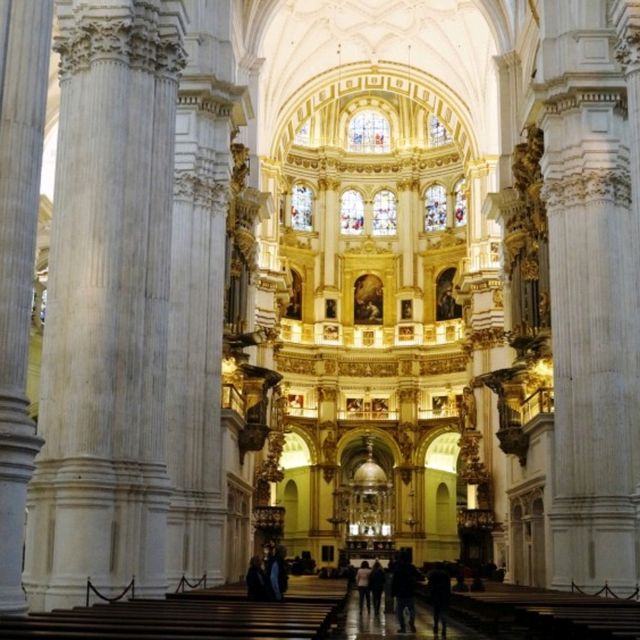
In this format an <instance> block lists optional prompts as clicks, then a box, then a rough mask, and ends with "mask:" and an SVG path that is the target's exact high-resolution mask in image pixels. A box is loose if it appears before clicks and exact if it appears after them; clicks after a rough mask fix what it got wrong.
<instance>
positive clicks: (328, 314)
mask: <svg viewBox="0 0 640 640" xmlns="http://www.w3.org/2000/svg"><path fill="white" fill-rule="evenodd" d="M337 315H338V301H337V300H335V299H334V298H327V299H326V300H325V301H324V317H325V318H327V319H328V320H335V319H336V317H337Z"/></svg>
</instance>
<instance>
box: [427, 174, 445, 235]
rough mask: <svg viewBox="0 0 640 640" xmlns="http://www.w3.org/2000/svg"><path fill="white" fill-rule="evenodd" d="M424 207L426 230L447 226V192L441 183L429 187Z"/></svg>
mask: <svg viewBox="0 0 640 640" xmlns="http://www.w3.org/2000/svg"><path fill="white" fill-rule="evenodd" d="M424 208H425V211H424V230H425V231H439V230H440V229H444V228H445V227H446V226H447V192H446V191H445V188H444V187H443V186H442V185H441V184H434V185H433V186H432V187H429V188H428V189H427V191H426V193H425V196H424Z"/></svg>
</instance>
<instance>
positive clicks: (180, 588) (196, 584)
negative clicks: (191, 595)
mask: <svg viewBox="0 0 640 640" xmlns="http://www.w3.org/2000/svg"><path fill="white" fill-rule="evenodd" d="M200 585H202V586H203V587H204V588H205V589H206V588H207V574H206V573H205V574H204V575H203V576H202V578H200V580H198V581H197V582H193V583H192V582H189V580H187V578H186V576H185V575H184V574H182V578H180V582H179V583H178V588H177V589H176V591H175V592H176V593H184V588H185V586H187V587H189V589H197V588H198V587H199V586H200Z"/></svg>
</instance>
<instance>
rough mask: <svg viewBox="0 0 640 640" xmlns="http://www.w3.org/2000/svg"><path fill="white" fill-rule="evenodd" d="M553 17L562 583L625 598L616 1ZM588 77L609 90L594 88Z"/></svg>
mask: <svg viewBox="0 0 640 640" xmlns="http://www.w3.org/2000/svg"><path fill="white" fill-rule="evenodd" d="M541 9H542V11H541V29H542V45H541V51H542V52H543V55H542V57H541V64H540V65H539V67H538V71H539V72H540V73H541V76H542V77H541V78H540V82H541V85H540V89H541V94H540V96H539V97H540V98H541V100H542V101H543V105H544V111H543V113H542V115H541V127H542V128H543V130H544V142H545V152H544V155H543V157H542V160H541V168H542V173H543V176H544V182H545V187H544V189H545V192H546V198H547V215H548V219H549V254H550V255H549V261H550V280H551V310H552V326H553V351H554V370H555V376H554V383H555V444H556V452H555V461H554V502H553V506H552V511H551V513H550V523H551V534H552V545H553V558H554V561H553V567H554V575H553V577H552V581H551V584H552V586H554V587H557V588H569V586H570V583H571V581H572V580H574V581H575V582H576V583H578V584H580V585H585V586H593V587H595V586H602V585H603V584H604V582H605V580H608V581H609V585H610V586H611V587H612V588H613V589H614V590H615V591H617V592H621V593H624V591H625V589H628V590H629V592H630V591H632V590H633V588H634V587H635V583H636V557H635V554H636V541H635V532H634V528H635V523H634V509H633V505H632V502H631V500H630V494H631V491H632V469H631V455H630V452H631V442H632V437H631V434H632V432H633V431H634V430H637V425H636V424H635V423H636V421H637V416H635V415H630V413H629V412H628V410H627V404H626V400H625V399H627V398H629V397H630V394H634V393H635V394H636V395H637V392H638V390H637V388H635V389H634V388H633V387H632V386H630V384H631V385H633V381H632V380H631V381H630V380H629V379H628V376H627V369H628V365H627V364H626V363H627V358H628V355H627V354H628V352H630V351H633V352H637V344H638V335H640V332H639V329H640V327H638V313H637V308H632V301H633V297H632V296H630V295H629V292H630V291H631V290H633V289H635V288H637V273H633V272H632V269H631V268H630V265H631V263H630V260H629V257H630V256H631V255H633V253H634V252H637V246H634V244H633V239H634V234H633V225H634V222H633V219H632V216H631V215H630V208H629V204H630V177H629V158H628V155H629V149H628V147H627V144H628V136H627V131H626V124H625V122H624V118H625V113H624V91H623V87H621V86H620V84H621V83H620V77H619V74H618V73H617V68H616V64H615V60H614V59H613V52H612V49H611V47H610V42H611V31H610V29H609V28H608V21H607V11H606V9H607V3H606V2H604V1H602V2H590V3H582V2H579V1H573V0H572V1H571V2H566V3H562V4H559V3H555V2H545V3H543V4H542V6H541ZM565 25H571V29H572V30H569V29H568V28H567V27H566V26H565ZM587 34H588V35H587ZM588 74H591V76H592V77H593V78H594V79H593V80H592V81H593V82H596V80H595V78H597V87H598V89H597V90H590V89H589V88H588V87H586V88H585V87H584V86H583V85H584V83H583V80H584V78H585V77H586V76H587V75H588ZM591 76H590V77H591ZM560 79H562V81H561V82H559V80H560ZM631 318H633V319H631Z"/></svg>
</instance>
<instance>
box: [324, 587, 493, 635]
mask: <svg viewBox="0 0 640 640" xmlns="http://www.w3.org/2000/svg"><path fill="white" fill-rule="evenodd" d="M340 627H341V628H340V629H339V631H338V633H335V634H332V636H331V637H332V638H335V639H339V640H379V639H381V638H397V639H398V640H401V639H403V638H406V640H414V639H416V638H418V639H420V640H425V639H427V640H434V638H435V639H438V640H442V635H437V636H435V635H434V633H433V617H432V615H431V609H430V608H429V607H428V606H427V605H425V604H423V603H422V602H420V601H419V600H417V601H416V633H404V634H401V633H398V621H397V619H396V616H395V613H393V614H384V613H380V615H378V616H376V615H375V614H374V613H373V611H372V612H371V613H367V612H366V609H365V611H364V613H363V614H362V615H360V613H359V612H358V594H357V592H352V593H351V594H350V596H349V602H348V605H347V608H346V613H345V617H344V619H343V624H341V625H340ZM446 637H447V640H492V638H490V637H489V636H486V635H483V634H481V633H478V632H477V631H475V630H474V629H470V628H468V627H465V626H464V625H462V624H460V623H459V622H456V621H452V620H450V621H449V624H448V627H447V636H446Z"/></svg>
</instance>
